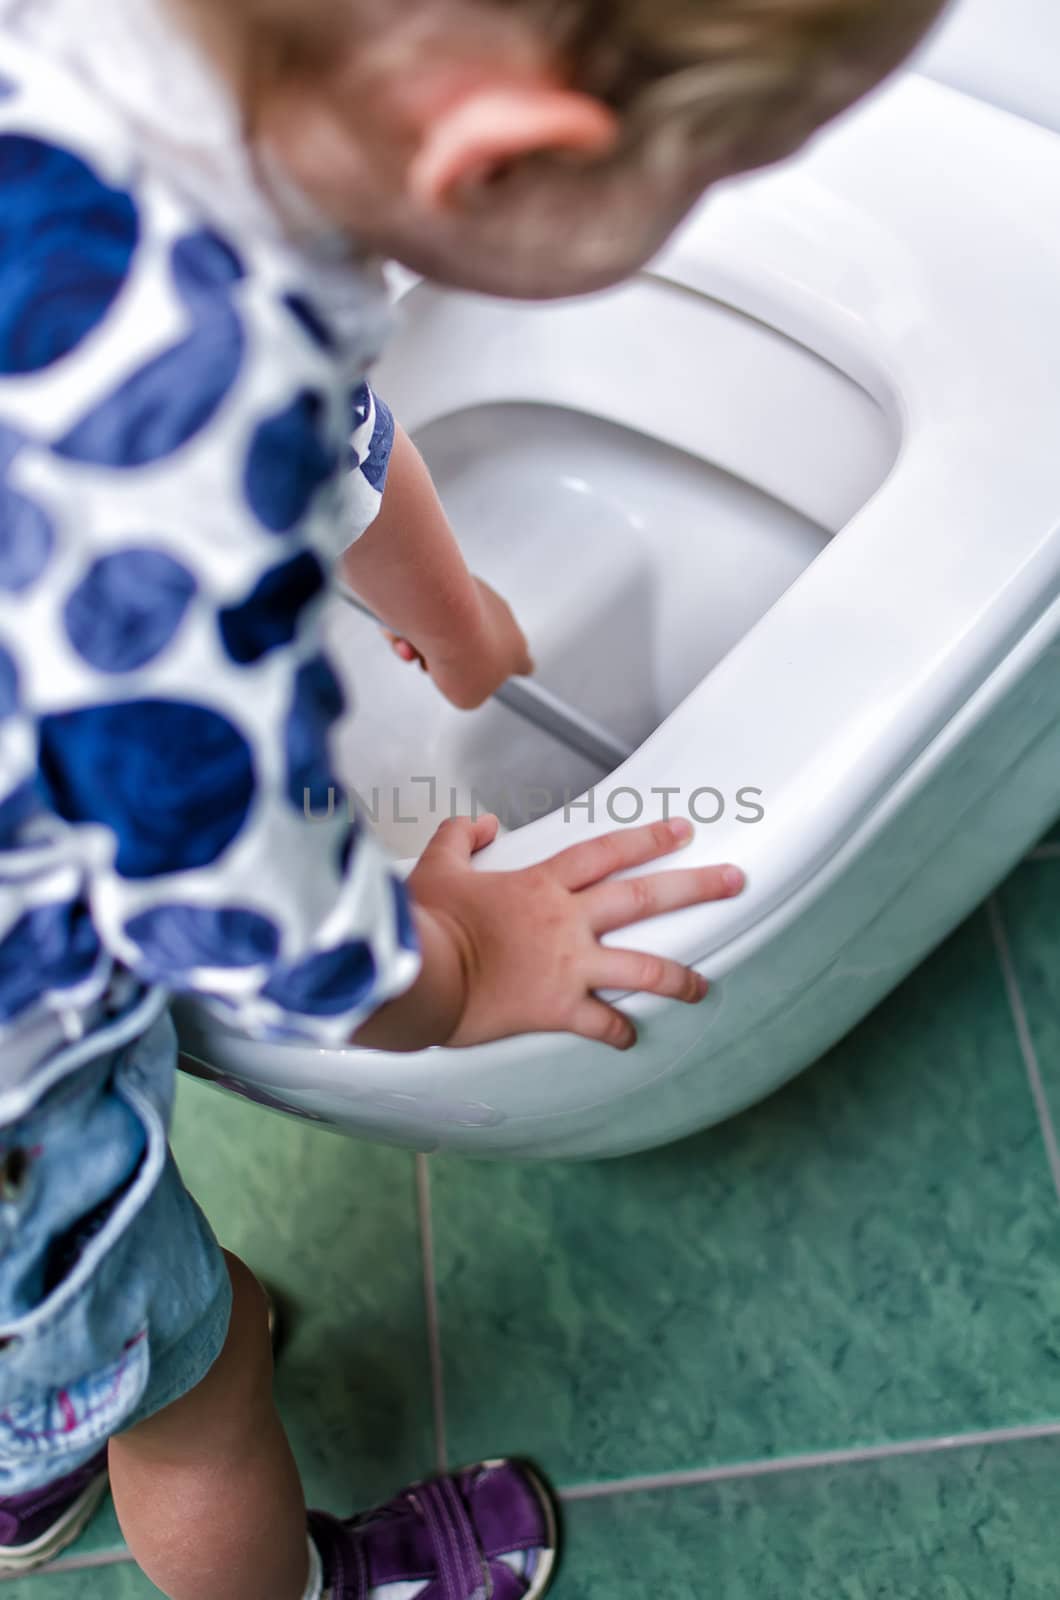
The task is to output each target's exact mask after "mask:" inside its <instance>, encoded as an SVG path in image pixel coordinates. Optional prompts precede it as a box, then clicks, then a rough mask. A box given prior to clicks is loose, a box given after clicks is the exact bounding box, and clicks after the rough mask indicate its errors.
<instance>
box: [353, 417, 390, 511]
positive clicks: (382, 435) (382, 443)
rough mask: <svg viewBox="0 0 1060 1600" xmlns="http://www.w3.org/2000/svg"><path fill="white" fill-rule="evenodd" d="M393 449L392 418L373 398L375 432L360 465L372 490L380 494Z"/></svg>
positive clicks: (384, 484) (384, 483)
mask: <svg viewBox="0 0 1060 1600" xmlns="http://www.w3.org/2000/svg"><path fill="white" fill-rule="evenodd" d="M393 448H394V417H393V414H392V412H391V410H390V407H389V406H388V405H387V404H386V402H385V401H384V400H380V398H379V396H378V395H376V397H375V431H374V433H373V434H372V442H371V444H370V446H369V447H368V454H367V455H366V456H365V458H364V460H363V461H362V462H361V463H360V466H361V471H362V472H363V473H364V475H365V477H366V478H367V479H368V482H369V483H370V484H371V486H372V488H373V489H377V490H378V491H379V493H380V494H382V492H383V490H384V489H385V488H386V478H387V471H388V469H389V467H390V452H391V451H392V450H393Z"/></svg>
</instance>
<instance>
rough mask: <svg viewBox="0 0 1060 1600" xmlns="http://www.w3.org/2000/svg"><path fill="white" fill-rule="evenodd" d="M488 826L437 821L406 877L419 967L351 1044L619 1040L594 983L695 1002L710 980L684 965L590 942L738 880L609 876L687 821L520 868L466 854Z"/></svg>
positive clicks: (725, 874) (590, 843) (678, 838)
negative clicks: (498, 867)
mask: <svg viewBox="0 0 1060 1600" xmlns="http://www.w3.org/2000/svg"><path fill="white" fill-rule="evenodd" d="M496 832H497V819H496V817H480V818H479V819H478V820H477V821H475V822H472V821H471V820H469V819H467V818H461V819H459V820H456V821H453V822H446V823H443V824H442V826H441V827H440V828H439V830H438V832H437V833H436V834H435V836H434V838H433V839H432V841H431V843H430V844H429V845H428V847H427V849H426V850H425V851H424V854H423V857H422V858H421V860H420V862H419V865H418V866H417V867H416V868H415V870H414V871H413V873H412V875H411V877H410V879H409V887H410V888H411V890H412V893H413V896H414V899H415V902H416V910H417V922H418V926H419V928H420V932H421V935H422V938H423V949H424V969H423V973H422V975H421V977H420V979H419V980H417V983H416V984H415V985H414V986H413V988H412V989H411V990H410V991H409V992H408V994H407V995H403V996H402V997H401V999H399V1000H396V1001H392V1002H391V1003H390V1004H389V1005H387V1006H384V1007H383V1008H382V1009H381V1010H380V1011H379V1012H377V1013H376V1016H374V1017H372V1018H371V1019H370V1021H369V1022H368V1023H367V1024H366V1025H365V1027H364V1028H363V1029H362V1030H361V1031H360V1032H359V1033H358V1035H357V1042H358V1043H361V1044H368V1045H377V1046H378V1047H380V1048H382V1049H392V1050H394V1049H396V1050H407V1049H417V1048H420V1047H422V1046H423V1045H425V1044H429V1043H435V1044H448V1045H473V1044H485V1043H487V1042H488V1041H490V1040H492V1039H504V1038H508V1037H510V1036H511V1035H514V1034H522V1033H542V1032H555V1033H574V1034H580V1035H581V1036H582V1037H583V1038H586V1039H595V1040H599V1041H601V1042H602V1043H604V1044H609V1045H612V1046H614V1048H615V1049H618V1050H628V1049H629V1048H630V1047H631V1046H632V1045H633V1044H635V1043H636V1031H635V1029H634V1027H633V1024H632V1023H631V1022H630V1021H629V1019H628V1018H627V1017H625V1016H624V1015H623V1014H622V1012H621V1011H619V1010H618V1009H617V1008H616V1007H614V1006H610V1005H607V1004H606V1003H605V1002H604V1001H602V1000H600V999H599V998H597V994H596V991H597V990H600V989H619V990H636V991H639V992H643V993H647V994H659V995H665V996H667V997H668V998H671V999H674V1000H682V1001H685V1002H687V1003H690V1004H695V1003H696V1002H697V1001H699V1000H702V999H703V998H704V996H705V995H706V993H707V984H706V982H705V980H704V979H703V978H701V977H700V976H699V974H698V973H696V972H694V971H692V970H691V969H689V968H686V967H682V966H681V965H680V964H679V963H678V962H675V961H666V960H663V959H662V958H661V957H658V956H653V955H646V954H641V953H636V952H633V951H629V950H613V949H610V948H609V947H608V946H606V945H603V944H601V942H600V940H601V935H603V934H605V933H610V932H612V931H614V930H615V929H617V928H626V927H629V926H630V925H631V924H632V923H635V922H643V921H645V920H646V919H647V918H648V917H655V916H658V915H660V914H661V913H663V912H667V911H677V910H679V909H680V908H681V907H682V906H692V905H700V904H703V903H704V902H705V901H709V900H723V899H727V898H729V897H731V896H732V895H735V894H738V893H739V892H740V890H741V889H742V888H743V882H744V880H743V874H742V873H741V872H739V870H738V869H737V868H735V867H725V866H722V867H698V868H689V869H686V870H685V871H671V872H659V873H654V874H652V875H651V876H648V877H641V878H633V879H623V880H616V879H615V878H614V876H613V875H614V874H615V873H616V872H620V871H622V870H623V869H625V868H627V867H634V866H640V865H641V864H642V863H644V862H647V861H653V860H658V859H659V858H660V857H662V856H666V855H670V854H671V853H672V852H673V851H675V850H677V849H679V848H680V847H681V846H682V845H683V844H687V842H688V840H689V839H690V838H691V835H692V828H691V825H690V824H689V823H687V822H658V823H652V824H650V825H648V826H647V827H641V828H629V829H625V830H623V831H621V832H617V833H611V834H607V835H605V836H603V837H601V838H597V839H590V840H587V841H586V842H585V843H583V844H577V845H573V846H571V848H570V849H568V850H563V851H561V852H560V854H559V855H556V856H553V857H552V859H551V860H549V861H545V862H543V863H542V864H541V865H540V866H536V867H528V868H526V869H524V870H523V871H521V872H476V871H475V870H474V869H473V868H472V865H471V857H472V856H473V855H474V854H475V852H476V851H478V850H481V849H482V848H483V847H484V846H485V845H487V844H489V843H490V842H491V841H492V840H493V838H494V837H495V836H496Z"/></svg>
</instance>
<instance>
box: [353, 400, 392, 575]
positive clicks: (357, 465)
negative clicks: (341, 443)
mask: <svg viewBox="0 0 1060 1600" xmlns="http://www.w3.org/2000/svg"><path fill="white" fill-rule="evenodd" d="M350 413H351V415H350V423H351V428H352V435H351V439H350V470H351V484H350V497H351V501H352V516H351V523H350V527H351V537H350V540H349V543H350V544H353V543H354V542H355V541H356V540H357V539H359V538H360V536H361V534H362V533H365V532H367V530H368V529H369V528H370V527H371V525H372V523H373V522H374V521H375V519H376V517H377V516H378V515H379V509H380V507H381V505H382V503H383V493H384V491H385V489H386V478H387V472H388V470H389V467H390V453H391V451H392V450H393V448H394V418H393V416H392V414H391V411H390V408H389V406H388V405H387V404H386V402H385V400H381V399H380V397H379V396H378V395H377V394H375V393H374V391H373V390H372V389H371V388H370V387H369V385H368V384H367V383H362V384H361V385H360V386H359V387H358V388H357V389H355V390H354V392H353V395H352V397H351V402H350Z"/></svg>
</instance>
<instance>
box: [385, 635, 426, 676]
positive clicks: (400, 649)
mask: <svg viewBox="0 0 1060 1600" xmlns="http://www.w3.org/2000/svg"><path fill="white" fill-rule="evenodd" d="M386 637H387V638H388V639H389V640H390V644H391V647H392V649H393V651H394V654H395V655H396V656H397V657H398V658H399V659H400V660H401V661H406V662H408V663H409V665H410V666H411V664H412V663H413V662H414V661H418V662H419V664H420V666H421V667H422V668H423V670H424V671H425V672H426V670H427V663H426V661H425V660H424V659H423V657H422V656H421V655H420V652H419V651H418V650H417V649H416V647H415V645H411V644H409V642H408V640H407V639H402V638H401V636H400V634H397V633H388V634H387V635H386Z"/></svg>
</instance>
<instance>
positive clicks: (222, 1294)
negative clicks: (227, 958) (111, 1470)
mask: <svg viewBox="0 0 1060 1600" xmlns="http://www.w3.org/2000/svg"><path fill="white" fill-rule="evenodd" d="M165 1001H166V997H165V996H164V995H163V994H161V993H160V992H158V991H152V992H150V993H148V994H147V995H146V996H144V995H140V996H138V997H137V998H136V999H135V1000H133V1001H132V1002H131V1003H130V1004H129V1005H128V1007H127V1008H126V1010H125V1011H124V1012H123V1014H121V1015H120V1016H118V1017H117V1018H116V1019H114V1020H113V1021H108V1022H107V1023H106V1024H105V1025H104V1026H103V1027H102V1028H101V1029H99V1030H98V1031H97V1032H94V1033H92V1034H90V1035H89V1036H88V1037H87V1038H84V1039H81V1040H79V1041H78V1043H76V1044H73V1045H68V1046H66V1047H64V1048H63V1049H62V1050H61V1051H60V1052H59V1053H58V1054H56V1055H55V1056H54V1057H53V1058H52V1059H51V1060H49V1061H48V1062H46V1063H45V1065H44V1067H43V1069H42V1070H40V1071H38V1072H37V1073H35V1075H34V1088H35V1087H36V1082H37V1080H39V1081H40V1083H41V1085H42V1087H41V1090H40V1093H39V1095H38V1096H37V1098H36V1099H35V1100H34V1103H33V1104H32V1105H30V1106H28V1107H27V1108H26V1109H25V1110H24V1112H22V1113H21V1114H20V1115H19V1116H18V1117H17V1119H16V1120H14V1121H11V1122H8V1123H7V1124H5V1125H4V1126H0V1496H2V1495H12V1494H19V1493H21V1492H23V1491H24V1490H26V1489H33V1488H38V1487H42V1486H43V1485H45V1484H47V1483H50V1482H52V1481H53V1480H54V1479H56V1478H60V1477H62V1476H64V1475H65V1474H66V1473H68V1472H71V1471H73V1469H74V1468H75V1467H78V1466H81V1465H82V1464H83V1463H85V1462H86V1461H88V1460H90V1459H91V1457H92V1456H93V1455H95V1454H96V1453H97V1451H98V1450H99V1449H100V1447H101V1445H102V1444H103V1442H104V1440H106V1439H108V1438H109V1437H110V1435H111V1434H113V1433H118V1432H120V1431H121V1430H122V1429H124V1428H128V1427H130V1426H131V1425H132V1424H133V1423H135V1422H140V1421H142V1420H143V1419H144V1418H145V1417H148V1416H150V1415H151V1414H152V1413H153V1412H155V1411H158V1410H160V1409H161V1408H162V1407H163V1406H166V1405H168V1404H169V1403H170V1402H171V1401H173V1400H176V1399H178V1398H179V1397H180V1396H181V1395H183V1394H186V1393H187V1392H188V1390H189V1389H192V1388H194V1387H195V1385H196V1384H197V1383H198V1382H199V1381H200V1379H201V1378H203V1377H204V1376H205V1375H206V1373H207V1371H208V1370H209V1368H210V1367H211V1365H212V1364H213V1362H214V1361H215V1360H216V1358H217V1356H218V1355H219V1354H220V1351H221V1347H222V1345H223V1344H224V1340H225V1335H226V1333H227V1330H228V1321H229V1315H230V1312H231V1285H230V1282H229V1277H228V1272H227V1269H226V1267H225V1262H224V1257H223V1255H222V1254H221V1250H220V1247H219V1245H218V1243H217V1240H216V1239H215V1238H214V1235H213V1233H212V1232H211V1230H210V1226H209V1224H208V1223H207V1221H206V1219H205V1217H204V1216H203V1215H202V1212H201V1211H200V1210H199V1208H198V1206H197V1205H196V1204H195V1201H194V1200H193V1199H192V1198H191V1196H190V1195H189V1194H188V1192H187V1190H186V1189H185V1188H184V1185H183V1183H182V1181H181V1178H180V1174H179V1172H178V1171H177V1167H176V1163H175V1162H174V1160H173V1156H172V1153H171V1151H170V1150H169V1147H168V1138H167V1135H168V1130H169V1124H170V1118H171V1114H172V1107H173V1096H174V1090H175V1086H176V1072H177V1042H176V1034H175V1031H174V1028H173V1023H172V1021H171V1019H170V1016H169V1013H168V1010H167V1009H166V1003H165Z"/></svg>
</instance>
